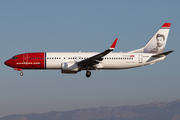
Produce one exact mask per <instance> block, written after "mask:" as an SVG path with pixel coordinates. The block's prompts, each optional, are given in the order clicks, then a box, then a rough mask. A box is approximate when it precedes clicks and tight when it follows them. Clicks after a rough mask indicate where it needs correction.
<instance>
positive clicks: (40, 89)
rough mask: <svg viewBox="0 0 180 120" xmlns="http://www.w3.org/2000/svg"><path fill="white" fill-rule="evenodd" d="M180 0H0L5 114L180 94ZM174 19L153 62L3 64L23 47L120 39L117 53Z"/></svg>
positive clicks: (95, 48)
mask: <svg viewBox="0 0 180 120" xmlns="http://www.w3.org/2000/svg"><path fill="white" fill-rule="evenodd" d="M179 5H180V1H179V0H174V1H169V0H156V1H153V0H152V1H148V2H147V1H143V0H141V1H140V0H136V1H134V0H126V1H125V0H124V1H122V0H111V1H108V0H89V1H87V0H86V1H85V0H76V1H75V0H64V1H62V0H61V1H60V0H53V1H47V0H30V1H24V0H16V1H14V0H1V1H0V41H1V44H0V55H1V57H0V63H1V64H0V117H3V116H5V115H9V114H17V113H18V114H25V113H44V112H50V111H53V110H56V111H66V110H74V109H79V108H90V107H100V106H122V105H138V104H147V103H151V102H155V101H159V102H170V101H173V100H176V99H179V98H180V93H179V91H180V72H179V70H180V62H179V61H180V56H179V53H180V48H179V45H180V36H179V35H180V30H179V29H180V15H179V12H180V7H179ZM165 22H171V23H172V25H171V29H170V33H169V37H168V41H167V44H166V48H165V51H168V50H175V52H174V53H172V54H170V55H169V56H168V57H167V58H166V59H165V60H164V61H161V62H158V63H156V64H154V65H149V66H144V67H139V68H133V69H127V70H114V71H112V70H103V71H92V76H91V77H90V78H86V77H85V71H81V72H79V73H78V74H75V75H67V74H62V73H61V71H60V70H43V71H40V70H24V76H23V77H21V76H20V72H19V71H14V70H13V69H12V68H10V67H7V66H5V65H4V61H5V60H7V59H9V58H11V57H12V56H14V55H16V54H20V53H25V52H61V51H62V52H64V51H67V52H78V51H80V50H81V51H82V52H88V51H89V52H102V51H104V50H105V49H107V48H109V47H110V45H111V44H112V42H113V41H114V39H115V38H116V37H117V38H119V40H118V42H117V45H116V48H115V50H114V52H120V51H123V52H127V51H131V50H134V49H138V48H140V47H143V46H144V45H145V44H146V43H147V42H148V41H149V39H150V38H151V37H152V36H153V35H154V34H155V33H156V31H157V30H158V29H159V28H160V27H161V26H162V25H163V24H164V23H165Z"/></svg>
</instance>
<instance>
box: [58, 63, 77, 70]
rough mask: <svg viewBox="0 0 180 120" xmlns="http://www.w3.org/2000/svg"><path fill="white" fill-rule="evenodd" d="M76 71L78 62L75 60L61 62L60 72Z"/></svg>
mask: <svg viewBox="0 0 180 120" xmlns="http://www.w3.org/2000/svg"><path fill="white" fill-rule="evenodd" d="M78 71H79V69H78V64H77V63H75V62H65V63H62V64H61V72H62V73H77V72H78Z"/></svg>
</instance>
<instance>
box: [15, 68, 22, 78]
mask: <svg viewBox="0 0 180 120" xmlns="http://www.w3.org/2000/svg"><path fill="white" fill-rule="evenodd" d="M14 70H16V71H21V73H20V75H21V76H23V75H24V74H23V72H22V69H21V68H14Z"/></svg>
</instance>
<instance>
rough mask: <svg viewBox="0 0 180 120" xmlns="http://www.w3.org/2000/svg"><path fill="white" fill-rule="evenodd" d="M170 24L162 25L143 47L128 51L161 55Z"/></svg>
mask: <svg viewBox="0 0 180 120" xmlns="http://www.w3.org/2000/svg"><path fill="white" fill-rule="evenodd" d="M170 27H171V23H164V24H163V25H162V27H161V28H160V29H159V30H158V31H157V32H156V34H155V35H154V36H153V37H152V38H151V39H150V41H149V42H148V43H147V44H146V45H145V46H144V47H143V48H140V49H137V50H133V51H130V52H132V53H155V54H157V53H163V52H164V48H165V46H166V41H167V38H168V34H169V29H170Z"/></svg>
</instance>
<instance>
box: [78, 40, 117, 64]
mask: <svg viewBox="0 0 180 120" xmlns="http://www.w3.org/2000/svg"><path fill="white" fill-rule="evenodd" d="M117 40H118V38H116V39H115V40H114V42H113V44H112V45H111V47H110V48H109V49H107V50H105V51H104V52H102V53H99V54H97V55H94V56H92V57H90V58H88V59H85V60H82V61H80V62H78V65H79V66H84V67H92V66H93V65H95V64H98V63H99V62H100V61H102V60H103V57H104V56H105V55H107V54H108V53H110V52H111V51H113V50H114V48H115V46H116V42H117Z"/></svg>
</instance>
